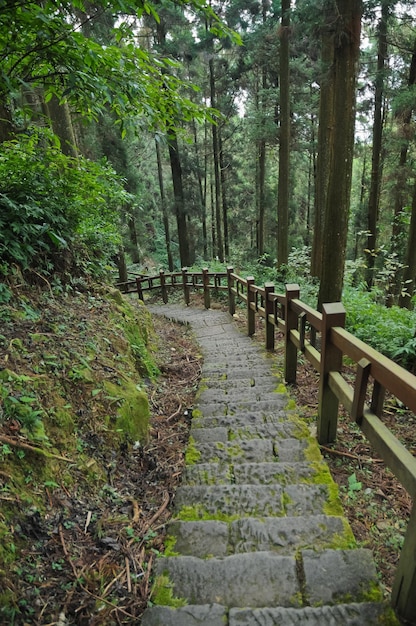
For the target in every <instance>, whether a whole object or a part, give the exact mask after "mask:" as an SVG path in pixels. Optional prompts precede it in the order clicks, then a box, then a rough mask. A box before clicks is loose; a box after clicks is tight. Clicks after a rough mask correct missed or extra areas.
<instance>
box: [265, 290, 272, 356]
mask: <svg viewBox="0 0 416 626" xmlns="http://www.w3.org/2000/svg"><path fill="white" fill-rule="evenodd" d="M273 291H274V284H273V283H265V284H264V311H265V315H266V350H274V324H272V323H271V322H270V321H269V315H273V314H274V302H273V300H270V299H269V294H271V293H273Z"/></svg>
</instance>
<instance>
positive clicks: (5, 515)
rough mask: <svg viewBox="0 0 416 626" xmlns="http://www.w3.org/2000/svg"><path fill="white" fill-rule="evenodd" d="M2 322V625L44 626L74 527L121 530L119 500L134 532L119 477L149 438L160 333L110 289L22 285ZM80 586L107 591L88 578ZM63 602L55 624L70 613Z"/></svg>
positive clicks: (0, 313)
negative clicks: (115, 481) (115, 524)
mask: <svg viewBox="0 0 416 626" xmlns="http://www.w3.org/2000/svg"><path fill="white" fill-rule="evenodd" d="M0 319H1V328H0V500H1V514H0V622H1V623H10V624H20V623H38V622H36V619H37V618H35V616H36V614H37V613H38V612H39V611H40V610H41V609H42V607H40V608H39V602H37V598H38V596H39V589H40V588H41V587H42V586H44V585H46V584H50V585H51V593H50V595H51V596H53V597H54V599H57V603H58V604H59V595H60V589H59V588H57V587H59V584H60V583H59V580H58V578H57V574H59V572H60V571H61V570H62V569H64V567H66V566H68V565H70V563H68V561H69V560H70V559H66V555H65V551H66V543H65V541H66V540H65V539H64V535H63V532H62V530H63V529H66V530H68V529H70V528H73V527H75V526H76V525H81V526H83V527H85V532H86V533H87V531H88V533H89V532H91V531H93V532H94V534H95V536H96V537H97V539H100V538H102V536H103V535H104V536H106V534H108V535H111V530H109V526H111V524H110V525H109V524H108V518H109V517H111V516H107V517H106V520H107V521H106V524H104V525H103V523H102V520H101V526H100V523H99V522H100V517H101V516H100V509H101V510H102V511H108V509H109V506H110V505H112V507H113V508H117V507H115V504H116V505H117V506H118V507H119V508H118V510H117V513H114V516H113V517H114V518H116V517H123V516H124V519H125V522H124V526H125V529H126V533H127V535H128V532H129V528H130V526H129V524H130V521H131V515H130V512H127V505H128V504H130V506H131V500H133V496H132V495H131V494H129V493H128V492H127V489H126V493H120V492H117V490H116V489H115V488H114V487H113V486H112V472H113V471H114V467H115V466H116V465H119V464H120V463H121V462H122V461H123V458H126V456H127V455H129V454H130V453H131V451H132V450H136V449H140V448H141V447H143V446H144V445H146V442H147V438H148V432H149V400H148V390H149V388H151V386H152V384H153V383H154V381H155V380H156V378H157V374H158V368H157V366H156V364H155V359H154V354H153V353H154V351H155V349H156V336H155V334H154V331H153V327H152V321H151V318H150V315H149V313H148V312H147V310H146V308H145V307H144V306H141V305H140V303H139V304H137V303H136V302H135V303H134V305H132V304H131V303H130V302H129V301H128V300H127V299H126V298H124V297H122V295H121V294H120V293H119V292H118V291H115V290H113V289H111V288H105V287H100V288H97V289H95V290H92V291H89V292H88V293H74V294H60V295H59V296H55V295H53V294H52V292H50V291H46V292H43V293H40V292H39V291H33V290H26V291H23V290H22V291H20V290H19V289H17V288H16V289H15V290H14V296H13V298H12V299H11V300H10V301H9V302H7V303H4V304H3V305H2V307H1V310H0ZM110 492H111V493H110ZM123 506H124V508H123ZM103 526H104V527H103ZM130 533H131V528H130ZM113 539H114V543H113V546H112V547H113V548H114V549H115V547H114V546H115V545H116V543H117V539H119V537H115V538H113ZM51 542H52V543H54V546H55V548H56V544H57V543H58V544H60V549H61V557H60V558H57V556H56V550H55V549H54V548H52V546H51ZM97 558H98V557H97ZM73 563H74V564H73V568H74V572H75V571H77V569H78V564H77V561H76V558H74V561H73ZM79 568H80V571H81V570H82V567H81V564H79ZM116 570H117V568H113V570H111V568H110V571H109V573H108V576H109V580H111V579H112V578H114V576H116V575H117V571H116ZM73 584H74V588H75V587H76V585H77V584H78V583H77V581H74V583H73ZM80 584H82V585H85V587H86V588H88V589H90V590H91V593H97V595H98V596H99V595H100V594H99V592H98V591H97V589H99V585H98V587H97V586H96V585H95V583H94V584H93V582H92V581H91V583H89V582H88V581H87V580H86V576H85V575H84V577H83V582H81V583H80ZM104 584H105V577H103V580H102V582H101V585H104ZM54 586H55V588H54ZM29 587H30V591H28V589H29ZM52 590H53V592H52ZM61 591H62V593H63V594H64V596H65V597H67V592H68V590H67V589H66V590H65V589H63V590H61ZM31 601H32V602H33V604H32V606H30V605H31ZM53 604H54V603H53V602H52V601H50V606H49V607H46V606H45V608H44V615H43V618H42V619H45V620H46V622H45V623H49V622H50V621H54V620H56V619H57V617H58V614H57V613H56V607H55V610H54V608H53ZM58 613H59V611H58ZM32 619H33V620H35V621H32Z"/></svg>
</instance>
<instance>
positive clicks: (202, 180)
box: [192, 120, 208, 260]
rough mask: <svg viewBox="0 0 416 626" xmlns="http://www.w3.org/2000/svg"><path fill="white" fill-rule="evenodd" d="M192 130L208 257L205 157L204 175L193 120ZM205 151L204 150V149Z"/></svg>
mask: <svg viewBox="0 0 416 626" xmlns="http://www.w3.org/2000/svg"><path fill="white" fill-rule="evenodd" d="M192 130H193V134H194V150H195V169H196V176H197V182H198V194H199V202H200V210H201V218H202V219H201V221H202V241H203V247H204V259H205V260H207V259H208V240H207V206H206V202H207V198H206V176H207V171H206V157H205V167H204V177H203V176H202V174H201V171H202V169H201V159H200V156H199V146H198V132H197V127H196V123H195V120H193V123H192ZM205 152H206V151H205Z"/></svg>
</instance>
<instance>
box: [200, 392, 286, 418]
mask: <svg viewBox="0 0 416 626" xmlns="http://www.w3.org/2000/svg"><path fill="white" fill-rule="evenodd" d="M286 404H287V398H286V396H285V395H283V394H277V393H275V394H273V398H272V400H257V401H256V402H253V401H252V400H250V401H247V400H245V401H242V400H233V401H224V402H222V403H220V402H210V403H206V402H199V403H198V405H197V410H198V412H199V413H201V414H202V415H203V416H204V417H218V416H221V415H238V414H239V413H254V414H255V415H256V416H257V417H258V418H273V417H276V416H279V415H281V414H282V411H283V410H284V409H285V406H286Z"/></svg>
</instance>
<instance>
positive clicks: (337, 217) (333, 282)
mask: <svg viewBox="0 0 416 626" xmlns="http://www.w3.org/2000/svg"><path fill="white" fill-rule="evenodd" d="M325 9H326V10H325V17H326V20H327V23H329V24H332V27H333V29H334V32H333V39H332V42H333V62H332V66H331V69H330V80H331V81H332V82H333V86H334V99H333V111H332V115H331V117H330V118H329V119H328V122H329V123H330V124H331V126H332V128H333V130H332V133H331V144H330V146H329V150H330V160H329V181H328V193H327V201H326V209H325V220H324V237H323V250H322V274H321V282H320V286H319V296H318V308H319V309H321V308H322V304H323V303H324V302H336V301H339V300H340V299H341V294H342V286H343V279H344V264H345V253H346V245H347V231H348V214H349V206H350V192H351V176H352V160H353V148H354V125H355V95H356V89H355V86H356V77H357V65H358V63H357V62H358V56H359V50H360V32H361V14H362V0H337V1H336V2H333V1H332V0H331V1H330V2H327V3H326V7H325Z"/></svg>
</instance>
